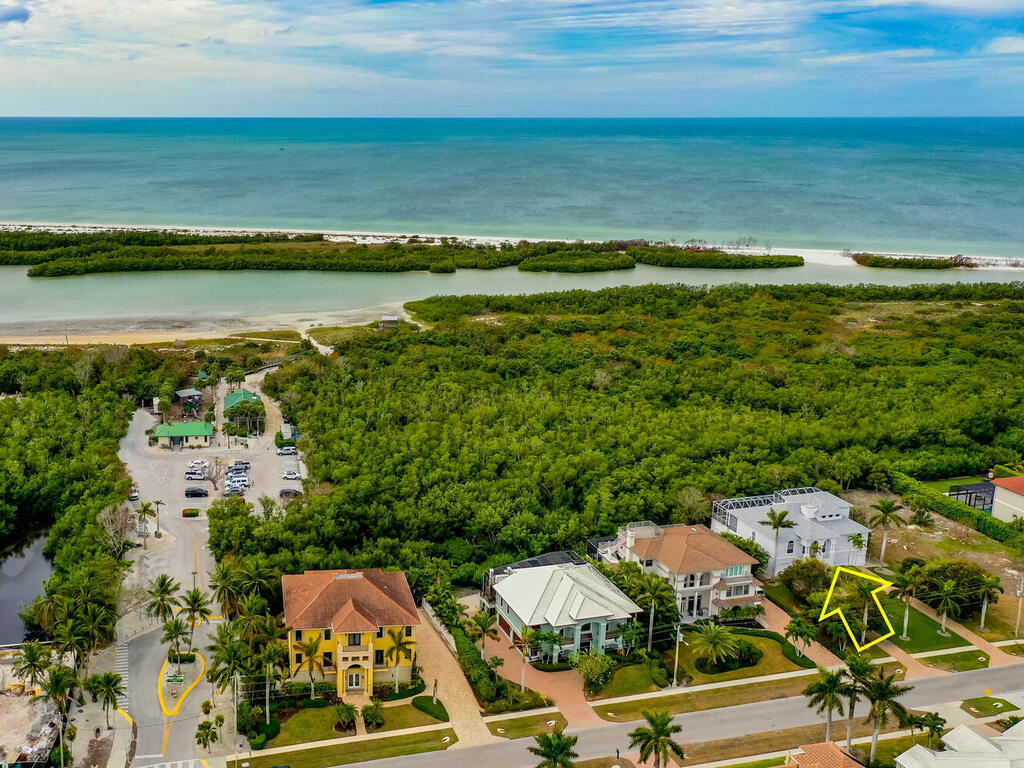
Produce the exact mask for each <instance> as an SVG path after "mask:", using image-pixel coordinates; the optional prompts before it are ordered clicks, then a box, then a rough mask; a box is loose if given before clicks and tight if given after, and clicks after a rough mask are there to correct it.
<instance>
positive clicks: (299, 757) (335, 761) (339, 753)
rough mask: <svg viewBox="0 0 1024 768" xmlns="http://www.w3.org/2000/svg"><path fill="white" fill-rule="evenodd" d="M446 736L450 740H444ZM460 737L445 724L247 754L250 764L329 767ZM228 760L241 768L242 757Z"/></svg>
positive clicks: (432, 747)
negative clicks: (433, 728) (312, 746)
mask: <svg viewBox="0 0 1024 768" xmlns="http://www.w3.org/2000/svg"><path fill="white" fill-rule="evenodd" d="M446 738H447V739H448V741H447V742H446V741H444V739H446ZM275 741H276V739H275ZM456 741H457V738H456V736H455V731H453V730H452V729H451V728H445V729H444V730H439V731H427V732H425V733H408V734H404V735H402V736H388V737H384V738H380V739H367V740H366V741H355V742H345V743H342V744H335V745H333V746H330V747H317V748H316V749H303V748H301V747H300V748H298V749H295V750H292V751H291V752H281V753H278V754H274V755H260V754H259V753H253V756H252V757H249V758H246V760H245V762H246V763H248V766H249V768H272V766H275V765H287V766H291V768H325V766H332V765H344V764H345V763H358V762H362V761H363V760H377V759H379V758H385V757H398V756H400V755H412V754H416V753H417V752H434V751H437V750H440V749H447V748H448V747H450V746H451V745H452V744H454V743H455V742H456ZM227 764H228V766H229V768H241V766H242V761H241V760H238V761H235V760H229V761H228V763H227Z"/></svg>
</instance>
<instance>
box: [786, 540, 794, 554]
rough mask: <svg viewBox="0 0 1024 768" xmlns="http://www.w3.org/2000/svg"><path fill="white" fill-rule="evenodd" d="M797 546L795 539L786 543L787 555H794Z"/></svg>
mask: <svg viewBox="0 0 1024 768" xmlns="http://www.w3.org/2000/svg"><path fill="white" fill-rule="evenodd" d="M795 548H796V542H795V541H791V542H789V544H787V545H786V554H787V555H792V554H793V550H794V549H795Z"/></svg>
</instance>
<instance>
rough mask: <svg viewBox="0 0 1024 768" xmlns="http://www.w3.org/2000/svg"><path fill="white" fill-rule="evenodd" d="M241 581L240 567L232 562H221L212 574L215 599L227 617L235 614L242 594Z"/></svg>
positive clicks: (211, 587) (211, 583) (211, 584)
mask: <svg viewBox="0 0 1024 768" xmlns="http://www.w3.org/2000/svg"><path fill="white" fill-rule="evenodd" d="M240 579H241V576H240V574H239V571H238V567H237V566H236V565H235V564H234V563H233V562H232V561H230V560H221V561H220V562H219V563H217V565H216V566H215V567H214V569H213V573H211V574H210V589H212V590H213V599H214V600H216V601H217V602H218V603H220V607H221V611H223V613H224V615H225V616H231V614H233V613H234V612H235V605H236V603H237V602H238V597H239V594H240V585H239V582H240Z"/></svg>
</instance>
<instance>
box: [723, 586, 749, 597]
mask: <svg viewBox="0 0 1024 768" xmlns="http://www.w3.org/2000/svg"><path fill="white" fill-rule="evenodd" d="M749 591H750V585H749V584H737V585H736V586H735V587H729V589H728V591H727V592H726V593H725V596H726V597H742V596H743V595H745V594H747V593H748V592H749Z"/></svg>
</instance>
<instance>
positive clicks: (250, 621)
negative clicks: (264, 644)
mask: <svg viewBox="0 0 1024 768" xmlns="http://www.w3.org/2000/svg"><path fill="white" fill-rule="evenodd" d="M236 611H237V613H238V617H237V618H236V619H235V621H234V624H235V625H236V626H237V627H238V635H239V637H241V638H242V639H243V640H244V641H245V642H247V643H248V644H249V649H250V650H253V647H254V646H255V644H256V638H257V636H258V635H259V632H260V628H261V626H262V624H263V617H264V616H266V613H267V601H266V600H264V599H263V598H262V597H260V596H259V595H257V594H255V593H250V594H247V595H244V596H243V597H242V599H241V600H239V601H238V605H237V606H236Z"/></svg>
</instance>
